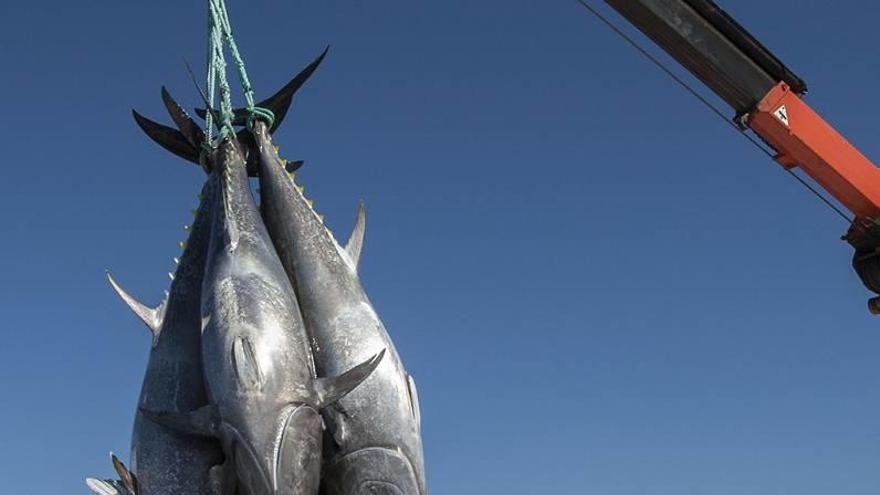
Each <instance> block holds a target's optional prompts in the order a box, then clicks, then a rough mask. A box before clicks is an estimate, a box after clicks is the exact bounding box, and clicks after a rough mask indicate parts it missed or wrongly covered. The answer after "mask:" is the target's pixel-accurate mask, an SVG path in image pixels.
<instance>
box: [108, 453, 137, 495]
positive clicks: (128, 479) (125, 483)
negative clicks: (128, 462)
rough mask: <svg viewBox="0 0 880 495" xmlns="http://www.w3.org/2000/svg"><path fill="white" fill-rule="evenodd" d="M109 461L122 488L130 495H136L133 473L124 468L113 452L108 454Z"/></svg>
mask: <svg viewBox="0 0 880 495" xmlns="http://www.w3.org/2000/svg"><path fill="white" fill-rule="evenodd" d="M110 461H111V462H113V469H115V470H116V474H118V475H119V481H120V483H121V484H122V487H123V488H125V489H126V490H127V491H128V492H129V493H130V494H132V495H137V493H138V482H137V477H136V476H135V475H134V473H132V472H131V471H129V470H128V468H127V467H125V464H123V463H122V461H120V460H119V458H118V457H116V454H114V453H113V452H111V453H110Z"/></svg>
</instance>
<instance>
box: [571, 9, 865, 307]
mask: <svg viewBox="0 0 880 495" xmlns="http://www.w3.org/2000/svg"><path fill="white" fill-rule="evenodd" d="M578 1H579V3H581V5H583V6H584V7H586V8H587V9H589V10H590V11H591V12H593V13H594V14H596V15H597V16H599V17H600V19H602V20H603V21H604V22H606V23H608V24H609V25H610V26H611V27H612V28H613V29H615V30H616V31H618V33H619V34H623V33H622V32H621V31H620V30H618V29H617V28H615V26H614V25H613V24H611V23H610V22H609V21H608V20H607V19H606V18H605V17H603V16H602V15H601V14H600V13H598V11H597V10H595V9H594V8H593V7H592V6H590V5H589V4H588V3H587V2H586V1H585V0H578ZM605 3H607V4H608V5H609V6H611V7H612V8H613V9H614V10H616V11H617V12H618V13H619V14H620V15H621V16H623V17H624V18H625V19H626V20H627V21H628V22H630V23H631V24H632V25H633V26H635V27H636V28H637V29H638V30H639V31H641V32H642V33H644V34H645V35H646V36H647V37H648V38H650V39H651V40H652V41H653V42H654V43H656V44H657V45H658V46H659V47H660V48H661V49H663V50H664V51H665V52H667V53H668V54H669V55H670V56H671V57H672V58H673V59H675V60H676V61H677V62H678V63H679V64H681V65H682V66H683V67H684V68H685V69H687V70H688V71H689V72H690V73H691V74H693V75H694V76H695V77H696V78H697V79H699V80H700V81H701V82H702V83H703V84H704V85H705V86H706V87H708V88H709V89H710V90H711V91H712V92H713V93H715V94H716V95H717V96H718V97H719V98H720V99H721V100H723V101H724V102H725V103H726V104H727V105H729V106H730V107H731V108H732V109H733V112H734V114H733V119H732V123H733V124H734V125H735V126H736V127H737V128H738V129H740V130H741V131H743V132H745V131H747V130H750V131H752V132H753V133H754V135H756V136H758V137H759V138H760V139H761V140H762V141H763V142H764V143H765V144H766V146H767V147H769V149H770V150H771V151H769V154H771V156H772V157H773V159H774V160H775V161H776V162H777V163H779V165H781V166H782V167H784V168H785V169H786V170H788V171H792V170H793V169H796V168H797V169H800V170H802V171H803V172H804V173H805V174H806V175H808V176H809V177H810V178H811V179H812V180H813V181H815V183H816V184H818V185H819V186H820V187H821V188H822V189H824V190H825V191H826V192H827V193H828V194H830V195H831V196H832V197H834V199H835V200H837V202H838V203H839V204H840V205H842V206H843V207H844V208H846V209H847V210H849V211H850V212H852V216H851V217H848V218H847V219H848V220H849V221H850V226H849V229H848V230H847V232H846V233H845V235H843V236H842V239H843V240H845V241H846V242H848V243H849V244H850V245H851V246H852V247H853V249H854V251H855V252H854V255H853V261H852V265H853V268H854V269H855V272H856V274H858V276H859V278H860V279H861V281H862V283H863V284H864V285H865V287H866V288H867V289H868V290H870V291H871V292H873V293H874V296H873V297H872V298H871V299H869V301H868V309H869V310H870V311H871V313H873V314H875V315H878V314H880V168H878V167H877V166H876V165H875V164H874V163H873V162H871V160H869V159H868V158H867V157H866V156H865V155H864V154H862V153H861V152H860V151H859V150H858V149H857V148H856V147H855V146H853V145H852V144H850V143H849V141H847V140H846V138H845V137H844V136H843V135H842V134H841V133H840V132H838V131H837V130H836V129H835V128H834V126H832V125H831V124H829V123H828V122H827V121H826V120H825V119H824V118H823V117H822V116H821V115H820V114H819V113H818V112H817V111H815V110H814V109H813V108H811V107H810V105H809V104H808V103H807V102H806V100H805V95H806V93H807V83H806V82H805V81H804V80H803V79H801V78H800V77H798V76H797V75H796V74H795V73H794V72H793V71H792V70H791V69H789V68H788V67H787V66H786V65H785V64H784V63H783V62H782V61H781V60H780V59H779V58H777V57H776V56H775V55H774V54H773V53H772V52H770V50H768V49H767V48H766V47H765V46H764V45H762V44H761V43H760V42H759V41H758V40H757V39H755V37H754V36H752V35H751V34H750V33H749V32H748V31H747V30H746V29H745V28H744V27H742V26H741V25H740V24H739V23H738V22H737V21H736V20H735V19H733V18H732V17H731V16H730V15H729V14H728V13H727V12H725V11H724V10H723V9H722V8H721V7H719V6H718V5H717V4H715V2H713V1H712V0H605ZM623 36H624V37H626V35H625V34H623ZM627 40H628V41H630V42H631V43H633V44H634V45H636V47H637V48H639V49H640V50H643V49H641V48H640V47H639V46H638V45H637V44H636V43H635V42H633V41H632V40H631V38H627ZM643 51H644V50H643ZM645 53H646V54H647V52H645ZM648 56H649V57H651V56H650V55H649V54H648ZM651 58H652V60H654V61H655V63H658V65H660V66H661V67H663V65H662V64H661V63H660V62H658V61H657V60H656V59H655V58H653V57H651ZM664 70H667V69H665V68H664ZM667 71H668V70H667ZM673 77H675V76H674V75H673ZM679 82H681V80H679ZM695 94H696V93H695ZM698 96H699V95H698ZM701 99H702V98H701ZM722 115H723V114H722ZM725 118H726V117H725ZM764 149H765V151H766V150H767V149H766V148H764Z"/></svg>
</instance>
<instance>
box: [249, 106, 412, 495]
mask: <svg viewBox="0 0 880 495" xmlns="http://www.w3.org/2000/svg"><path fill="white" fill-rule="evenodd" d="M254 136H255V138H256V145H257V151H258V152H259V162H260V163H259V165H260V167H259V177H260V196H261V208H262V213H263V218H264V221H265V223H266V226H267V228H268V229H269V233H270V234H271V236H272V240H273V241H274V242H275V249H276V251H277V252H278V254H279V256H280V258H281V262H282V263H283V264H284V268H285V269H286V270H287V273H288V275H289V276H290V279H291V281H292V282H293V284H294V287H295V289H296V293H297V298H298V300H299V304H300V308H301V309H302V312H303V317H304V318H305V322H306V328H307V329H308V331H309V334H310V336H311V338H312V342H311V343H312V350H313V353H314V358H315V365H316V367H317V370H318V373H319V374H324V375H334V374H337V373H340V372H342V371H344V370H346V369H348V368H349V367H351V366H353V365H355V364H357V363H359V362H360V361H361V360H363V359H364V358H366V357H368V356H369V355H370V353H372V352H375V349H377V348H385V349H387V350H388V356H387V357H386V358H385V360H384V361H383V362H382V363H381V364H380V365H379V367H378V368H377V369H376V371H375V372H374V373H373V374H372V375H371V376H370V377H369V378H368V379H367V380H366V381H364V383H363V384H362V385H361V386H360V387H358V388H357V389H356V390H354V391H353V392H352V393H351V394H349V395H347V396H346V397H344V398H342V399H341V400H340V401H339V402H338V403H336V404H335V405H334V406H332V407H329V408H327V409H325V410H324V412H323V413H322V414H323V416H324V419H325V423H326V425H327V430H328V433H329V434H328V435H327V437H328V438H329V439H331V441H329V442H328V443H329V444H330V445H325V452H326V453H327V455H326V456H325V457H326V460H325V464H324V473H323V475H322V477H323V488H322V490H323V491H324V492H325V493H326V494H327V495H355V494H363V495H367V494H389V495H416V494H422V495H424V494H425V493H426V488H425V474H424V462H423V456H422V442H421V432H420V428H421V427H420V418H419V405H418V397H417V394H416V388H415V382H414V381H413V379H412V377H410V376H409V375H408V374H407V373H406V371H405V370H404V368H403V364H402V363H401V361H400V357H399V356H398V355H397V351H396V350H395V349H394V345H393V344H392V342H391V339H390V337H389V336H388V333H387V332H386V330H385V326H384V325H383V324H382V321H381V320H380V319H379V316H378V315H377V314H376V311H375V310H374V309H373V306H372V305H371V304H370V301H369V299H368V298H367V296H366V294H365V293H364V290H363V288H362V287H361V283H360V280H359V278H358V275H357V264H358V260H359V258H360V253H361V247H362V245H363V236H364V223H365V214H364V210H363V206H361V208H360V210H359V213H358V220H357V225H356V227H355V230H354V234H353V235H352V238H351V239H350V240H349V242H348V245H347V246H346V248H344V249H343V248H342V247H340V246H339V244H338V243H337V242H336V240H335V239H334V237H333V235H332V234H331V233H330V231H329V230H327V229H326V228H325V227H324V224H323V221H322V219H321V218H320V217H319V216H318V215H317V214H316V213H315V211H314V210H313V209H312V207H311V204H310V202H309V201H308V200H307V199H306V198H305V196H303V194H302V190H301V189H299V188H297V187H295V184H294V183H293V181H292V180H291V179H290V178H289V177H288V175H287V173H286V171H285V169H284V165H283V161H282V160H281V159H280V158H279V157H278V154H277V152H276V149H275V147H274V146H273V145H272V142H271V138H270V136H269V132H268V129H267V127H266V126H265V125H264V124H262V123H257V124H256V125H255V126H254Z"/></svg>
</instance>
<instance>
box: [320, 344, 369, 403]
mask: <svg viewBox="0 0 880 495" xmlns="http://www.w3.org/2000/svg"><path fill="white" fill-rule="evenodd" d="M383 357H385V349H382V352H380V353H378V354H376V355H374V356H373V357H371V358H370V359H367V360H366V361H364V362H363V363H361V364H359V365H357V366H355V367H354V368H352V369H350V370H348V371H346V372H345V373H343V374H341V375H339V376H336V377H331V378H318V379H316V380H315V381H314V385H313V387H314V391H315V396H316V397H317V405H318V408H324V407H327V406H330V405H333V403H335V402H336V401H338V400H339V399H341V398H343V397H345V396H346V395H347V394H348V393H349V392H351V391H352V390H354V389H355V388H356V387H357V386H358V385H360V384H361V382H363V381H364V380H366V379H367V377H369V376H370V374H371V373H373V370H375V369H376V367H377V366H379V363H380V362H382V358H383Z"/></svg>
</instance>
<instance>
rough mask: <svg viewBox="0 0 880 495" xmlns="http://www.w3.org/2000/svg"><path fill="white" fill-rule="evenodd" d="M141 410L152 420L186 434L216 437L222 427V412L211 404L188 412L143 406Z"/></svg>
mask: <svg viewBox="0 0 880 495" xmlns="http://www.w3.org/2000/svg"><path fill="white" fill-rule="evenodd" d="M140 411H141V413H142V414H143V415H144V416H146V418H147V419H149V420H150V421H152V422H154V423H156V424H160V425H162V426H165V427H167V428H170V429H172V430H174V431H176V432H178V433H183V434H185V435H196V436H200V437H211V438H216V437H217V430H218V429H219V427H220V412H219V411H218V410H217V406H214V405H211V404H208V405H207V406H203V407H200V408H199V409H196V410H195V411H191V412H188V413H178V412H165V411H152V410H150V409H146V408H143V407H142V408H140Z"/></svg>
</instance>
